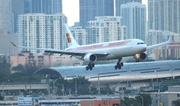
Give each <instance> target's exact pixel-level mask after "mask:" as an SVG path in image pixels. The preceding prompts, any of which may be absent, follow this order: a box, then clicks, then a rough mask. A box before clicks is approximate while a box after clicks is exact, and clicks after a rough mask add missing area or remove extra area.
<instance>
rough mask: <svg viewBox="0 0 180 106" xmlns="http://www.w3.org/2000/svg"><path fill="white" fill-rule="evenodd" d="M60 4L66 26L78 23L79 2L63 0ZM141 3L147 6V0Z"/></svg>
mask: <svg viewBox="0 0 180 106" xmlns="http://www.w3.org/2000/svg"><path fill="white" fill-rule="evenodd" d="M62 2H63V13H64V14H65V16H66V17H67V18H68V25H69V26H73V25H74V22H79V0H63V1H62ZM142 2H143V4H147V0H142ZM146 8H147V7H146Z"/></svg>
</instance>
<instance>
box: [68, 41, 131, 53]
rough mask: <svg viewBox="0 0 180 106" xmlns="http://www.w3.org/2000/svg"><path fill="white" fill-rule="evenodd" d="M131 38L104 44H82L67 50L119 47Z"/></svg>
mask: <svg viewBox="0 0 180 106" xmlns="http://www.w3.org/2000/svg"><path fill="white" fill-rule="evenodd" d="M130 41H131V40H124V41H118V42H112V43H104V44H96V45H89V46H82V47H77V48H72V49H69V50H73V51H74V50H80V51H81V50H83V51H84V50H97V49H106V48H112V47H119V46H124V45H126V44H127V43H129V42H130Z"/></svg>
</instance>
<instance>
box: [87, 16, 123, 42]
mask: <svg viewBox="0 0 180 106" xmlns="http://www.w3.org/2000/svg"><path fill="white" fill-rule="evenodd" d="M86 31H87V37H86V43H87V44H92V43H100V42H109V41H116V40H121V39H124V36H125V35H126V27H125V26H122V25H121V17H120V16H102V17H96V18H95V20H94V21H89V22H88V26H87V27H86Z"/></svg>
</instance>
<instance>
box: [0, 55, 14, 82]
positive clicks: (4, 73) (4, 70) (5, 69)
mask: <svg viewBox="0 0 180 106" xmlns="http://www.w3.org/2000/svg"><path fill="white" fill-rule="evenodd" d="M10 74H11V64H10V63H9V62H8V61H7V57H5V56H3V57H1V56H0V78H1V80H0V81H5V80H7V78H8V77H9V76H10Z"/></svg>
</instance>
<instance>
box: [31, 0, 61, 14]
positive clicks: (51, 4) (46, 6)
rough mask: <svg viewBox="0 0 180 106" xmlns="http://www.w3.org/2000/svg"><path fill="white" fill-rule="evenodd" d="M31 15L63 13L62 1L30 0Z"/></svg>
mask: <svg viewBox="0 0 180 106" xmlns="http://www.w3.org/2000/svg"><path fill="white" fill-rule="evenodd" d="M30 9H31V10H30V12H31V13H45V14H55V13H62V0H30Z"/></svg>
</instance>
